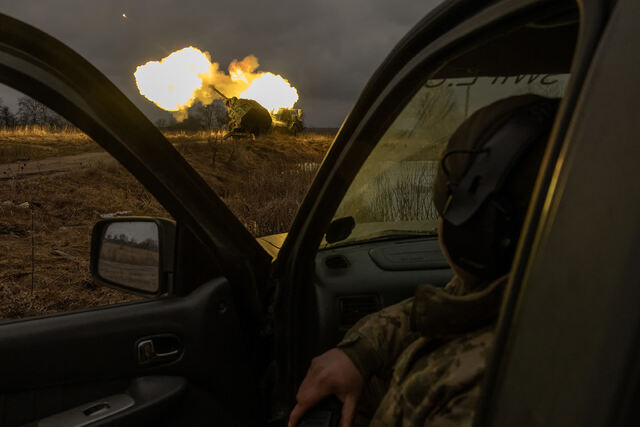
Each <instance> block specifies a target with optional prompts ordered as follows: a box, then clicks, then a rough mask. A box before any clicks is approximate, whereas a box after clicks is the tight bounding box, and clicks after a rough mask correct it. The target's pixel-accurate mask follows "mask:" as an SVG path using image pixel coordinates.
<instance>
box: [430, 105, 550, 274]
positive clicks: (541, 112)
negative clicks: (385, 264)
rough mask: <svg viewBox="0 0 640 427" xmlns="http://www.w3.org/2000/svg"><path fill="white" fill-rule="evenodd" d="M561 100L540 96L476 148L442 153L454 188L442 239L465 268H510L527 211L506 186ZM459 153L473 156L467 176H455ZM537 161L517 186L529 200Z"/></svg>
mask: <svg viewBox="0 0 640 427" xmlns="http://www.w3.org/2000/svg"><path fill="white" fill-rule="evenodd" d="M558 103H559V100H558V99H548V98H542V97H540V98H539V100H538V101H537V102H534V103H532V104H530V105H526V106H524V107H520V108H518V109H516V110H515V111H511V112H510V113H509V115H508V117H507V118H506V120H505V121H504V123H503V124H502V125H501V126H499V127H498V128H497V130H496V131H495V132H494V133H493V134H492V135H491V136H490V137H489V138H488V139H486V142H485V143H481V144H480V146H479V147H478V148H477V149H472V150H451V151H449V152H447V153H445V155H444V156H443V157H442V160H441V163H440V168H441V170H442V172H443V174H444V175H445V176H446V177H447V187H448V189H449V198H448V199H447V202H446V204H445V206H444V209H443V212H442V217H443V227H442V240H443V242H444V244H445V245H446V247H447V252H448V253H449V255H450V257H451V258H452V261H453V262H454V263H455V264H456V265H458V266H460V267H461V268H463V269H464V270H466V271H468V272H470V273H472V274H475V275H477V276H479V277H483V278H495V277H498V276H500V275H502V274H505V273H506V272H507V271H508V270H509V269H510V267H511V262H512V260H513V255H514V252H515V247H516V244H517V241H518V238H519V236H520V228H521V227H522V223H523V221H524V214H523V213H521V212H519V211H518V210H517V209H516V203H515V200H514V194H513V193H514V192H513V191H507V187H509V183H510V181H512V180H514V179H516V178H517V177H518V174H519V173H521V171H520V170H519V169H520V167H519V166H521V163H522V162H523V159H524V158H525V157H526V154H527V152H528V151H530V149H531V147H532V146H533V145H535V144H536V143H540V142H542V143H546V139H547V138H548V135H549V133H550V130H551V126H552V124H553V120H554V117H555V113H556V110H557V106H558ZM503 119H504V117H503ZM458 155H465V156H470V157H471V159H470V163H469V165H468V167H467V168H466V170H465V172H464V173H463V174H462V176H461V177H460V178H459V179H457V180H453V179H451V174H450V172H449V170H448V169H447V161H448V159H449V158H451V157H452V156H458ZM535 167H536V170H535V171H534V173H532V174H531V176H532V178H531V179H530V181H531V182H530V183H526V188H523V189H518V192H519V193H520V194H516V196H518V197H519V198H520V199H521V198H522V197H526V201H528V200H529V198H530V196H531V191H532V188H533V184H534V181H535V176H536V175H537V169H538V167H539V164H538V163H536V165H535ZM525 191H528V194H524V192H525Z"/></svg>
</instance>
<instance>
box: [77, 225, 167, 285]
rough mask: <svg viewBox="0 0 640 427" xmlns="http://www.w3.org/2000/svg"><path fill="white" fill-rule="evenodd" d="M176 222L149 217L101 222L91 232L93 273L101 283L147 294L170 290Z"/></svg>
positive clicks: (95, 278) (95, 279)
mask: <svg viewBox="0 0 640 427" xmlns="http://www.w3.org/2000/svg"><path fill="white" fill-rule="evenodd" d="M175 229H176V226H175V222H173V221H170V220H166V219H159V218H145V217H121V218H113V219H107V220H103V221H99V222H98V223H96V225H94V226H93V233H92V235H91V263H90V266H91V275H92V276H93V279H94V281H96V282H97V283H99V284H101V285H105V286H109V287H112V288H116V289H120V290H124V291H126V292H131V293H135V294H138V295H143V296H157V295H161V294H164V293H166V292H168V291H169V290H170V287H171V285H172V283H171V278H172V276H173V275H172V273H173V252H174V246H175Z"/></svg>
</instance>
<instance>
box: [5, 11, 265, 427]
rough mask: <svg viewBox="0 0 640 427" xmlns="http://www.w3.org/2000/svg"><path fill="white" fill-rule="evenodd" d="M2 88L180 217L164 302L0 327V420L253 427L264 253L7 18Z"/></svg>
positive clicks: (98, 85) (194, 179)
mask: <svg viewBox="0 0 640 427" xmlns="http://www.w3.org/2000/svg"><path fill="white" fill-rule="evenodd" d="M0 82H1V83H4V84H6V85H8V86H10V87H13V88H15V89H17V90H19V91H21V92H23V93H25V94H27V95H29V96H31V97H32V98H34V99H36V100H38V101H40V102H42V103H44V104H45V105H47V106H48V107H50V108H51V109H53V110H54V111H56V112H58V113H59V114H61V115H62V116H64V117H65V118H66V119H68V120H69V121H70V122H72V123H73V124H75V125H76V126H77V127H78V128H80V129H81V130H83V131H84V132H85V133H86V134H87V135H89V136H90V137H91V138H93V139H94V140H95V141H96V142H98V143H99V144H100V145H102V147H103V148H105V149H106V150H107V151H108V152H110V153H111V154H112V155H113V156H114V157H115V158H116V159H117V160H118V161H120V162H121V163H122V164H123V165H124V166H125V167H126V168H127V169H128V170H129V171H131V173H132V174H133V175H134V176H135V177H136V178H137V179H138V180H139V181H140V182H141V183H142V184H143V185H144V186H145V187H146V188H147V189H148V190H149V191H150V192H151V193H152V194H153V195H154V196H155V197H156V198H157V200H158V201H159V202H160V203H161V204H162V205H163V206H164V207H165V209H166V210H167V211H168V212H169V213H170V214H171V215H172V216H173V218H175V220H176V223H175V227H176V231H175V251H174V254H175V256H174V258H173V259H172V260H170V261H173V262H171V263H170V264H171V265H168V266H167V267H168V271H169V273H170V274H171V275H172V282H173V284H172V288H171V289H169V290H168V292H167V293H165V294H164V295H161V296H160V297H158V298H155V299H151V300H145V301H143V302H135V303H130V304H122V305H116V306H110V307H101V308H98V309H94V310H87V311H81V312H71V313H64V314H59V315H53V316H46V317H40V318H29V319H23V320H17V321H11V322H5V323H2V324H0V378H2V380H0V425H2V426H13V425H25V424H30V423H31V424H38V423H39V424H38V425H70V426H73V425H78V426H79V425H86V424H88V423H94V424H92V425H234V424H238V425H246V424H256V423H259V422H260V421H258V420H261V419H262V415H263V408H262V407H261V401H262V399H261V396H260V393H261V391H260V389H259V388H258V382H259V381H258V375H259V371H260V369H261V366H262V365H263V364H264V363H265V360H266V356H265V353H264V351H263V340H260V339H258V336H259V333H258V332H259V328H260V327H261V324H262V320H263V317H264V307H263V305H262V302H261V298H262V292H263V289H264V288H263V283H264V281H265V279H266V274H267V270H268V267H269V262H270V260H271V258H270V257H269V256H268V255H267V253H266V252H265V251H264V250H263V249H262V247H261V246H260V245H259V244H258V243H257V242H256V241H255V239H254V238H253V237H252V236H251V235H250V234H249V233H248V231H247V230H246V229H245V228H244V227H243V226H242V225H241V223H240V222H239V221H238V220H237V219H236V218H235V217H234V216H233V214H232V213H231V212H230V211H229V210H228V209H227V208H226V206H225V205H224V204H223V203H222V202H221V201H220V199H219V198H218V197H217V196H216V195H215V194H214V193H213V191H212V190H211V189H210V188H209V187H208V186H207V184H206V183H205V182H204V181H203V180H202V179H201V178H200V176H199V175H198V174H197V173H196V172H195V171H193V169H192V168H191V167H190V166H189V165H188V164H187V163H186V162H185V161H184V159H183V158H182V157H181V156H180V155H179V154H178V152H177V151H176V150H175V148H174V147H173V146H172V145H171V144H169V143H168V142H167V140H166V139H165V138H164V137H163V136H162V134H161V133H160V132H159V131H158V130H157V129H156V128H155V127H154V126H153V125H152V124H151V123H150V122H149V120H148V119H146V118H145V117H144V116H143V115H142V113H141V112H140V111H139V110H138V109H137V108H136V107H135V106H134V105H133V104H132V103H131V102H130V101H129V100H128V99H127V98H126V97H125V96H124V95H123V94H122V93H121V92H120V91H119V90H118V89H116V87H115V86H114V85H113V84H112V83H111V82H110V81H109V80H108V79H107V78H106V77H105V76H104V75H102V74H101V73H100V72H99V71H98V70H96V69H95V68H94V67H93V66H91V65H90V64H89V63H88V62H87V61H85V60H84V59H83V58H82V57H80V56H79V55H78V54H76V53H75V52H74V51H72V50H71V49H69V48H68V47H66V46H65V45H63V44H62V43H60V42H58V41H57V40H55V39H53V38H52V37H50V36H48V35H46V34H44V33H42V32H40V31H38V30H37V29H35V28H33V27H30V26H28V25H26V24H24V23H22V22H20V21H17V20H15V19H12V18H10V17H7V16H4V15H0ZM149 346H150V347H149ZM154 346H155V349H154ZM149 349H151V350H150V352H149ZM145 354H146V356H149V355H150V356H152V357H151V359H150V358H149V357H145Z"/></svg>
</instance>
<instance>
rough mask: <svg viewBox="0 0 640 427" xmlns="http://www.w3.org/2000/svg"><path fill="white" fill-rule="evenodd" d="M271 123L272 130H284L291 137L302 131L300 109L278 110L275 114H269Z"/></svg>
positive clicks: (302, 124)
mask: <svg viewBox="0 0 640 427" xmlns="http://www.w3.org/2000/svg"><path fill="white" fill-rule="evenodd" d="M271 121H272V122H273V127H274V128H276V129H283V130H286V131H287V132H289V133H291V134H293V135H297V134H298V132H301V131H302V129H304V123H303V121H302V110H301V109H300V108H279V109H278V111H277V112H275V113H271Z"/></svg>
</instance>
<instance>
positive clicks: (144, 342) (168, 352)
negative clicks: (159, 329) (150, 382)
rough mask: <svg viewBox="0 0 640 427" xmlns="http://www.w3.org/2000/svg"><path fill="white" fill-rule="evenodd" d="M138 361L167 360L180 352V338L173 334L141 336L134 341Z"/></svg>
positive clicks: (142, 363) (170, 359)
mask: <svg viewBox="0 0 640 427" xmlns="http://www.w3.org/2000/svg"><path fill="white" fill-rule="evenodd" d="M136 354H137V357H138V363H140V364H141V365H144V364H148V363H151V362H168V361H172V360H176V359H178V358H179V357H180V355H181V354H182V348H181V344H180V339H179V338H178V337H177V336H175V335H169V334H167V335H156V336H152V337H145V338H141V339H139V340H138V341H137V343H136Z"/></svg>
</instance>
